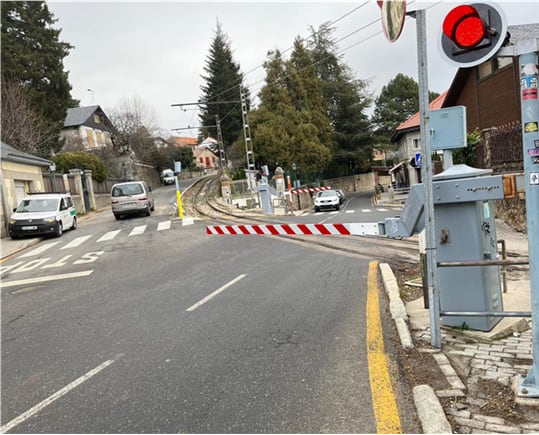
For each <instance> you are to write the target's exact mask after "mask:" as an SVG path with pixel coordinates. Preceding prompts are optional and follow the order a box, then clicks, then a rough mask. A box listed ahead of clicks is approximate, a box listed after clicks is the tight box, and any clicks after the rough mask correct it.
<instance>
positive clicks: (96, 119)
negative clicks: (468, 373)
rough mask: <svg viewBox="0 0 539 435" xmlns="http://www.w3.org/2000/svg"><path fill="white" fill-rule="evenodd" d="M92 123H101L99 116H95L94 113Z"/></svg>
mask: <svg viewBox="0 0 539 435" xmlns="http://www.w3.org/2000/svg"><path fill="white" fill-rule="evenodd" d="M94 122H95V123H96V124H100V123H101V120H100V119H99V115H98V114H96V113H94Z"/></svg>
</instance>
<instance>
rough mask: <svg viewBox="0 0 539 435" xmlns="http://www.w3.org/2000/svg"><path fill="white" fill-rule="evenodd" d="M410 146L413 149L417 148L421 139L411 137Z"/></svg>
mask: <svg viewBox="0 0 539 435" xmlns="http://www.w3.org/2000/svg"><path fill="white" fill-rule="evenodd" d="M412 146H413V148H414V149H418V148H419V147H420V146H421V139H413V140H412Z"/></svg>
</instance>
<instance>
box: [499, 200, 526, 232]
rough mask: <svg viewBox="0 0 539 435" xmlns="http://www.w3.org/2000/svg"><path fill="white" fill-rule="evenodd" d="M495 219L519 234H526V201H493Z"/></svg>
mask: <svg viewBox="0 0 539 435" xmlns="http://www.w3.org/2000/svg"><path fill="white" fill-rule="evenodd" d="M494 212H495V214H496V217H497V218H499V219H501V220H503V221H504V222H505V223H506V224H507V225H509V226H510V227H511V228H513V229H514V230H516V231H519V232H521V233H527V232H528V223H527V221H526V200H525V199H521V198H513V199H502V200H499V201H494Z"/></svg>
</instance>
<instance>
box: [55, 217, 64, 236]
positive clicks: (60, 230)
mask: <svg viewBox="0 0 539 435" xmlns="http://www.w3.org/2000/svg"><path fill="white" fill-rule="evenodd" d="M62 234H64V225H63V224H62V221H58V225H57V226H56V231H55V233H54V235H55V236H56V237H61V236H62Z"/></svg>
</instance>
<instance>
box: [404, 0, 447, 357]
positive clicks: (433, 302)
mask: <svg viewBox="0 0 539 435" xmlns="http://www.w3.org/2000/svg"><path fill="white" fill-rule="evenodd" d="M409 15H411V16H412V17H414V18H415V19H416V29H417V67H418V82H419V83H418V85H419V123H420V130H421V154H422V159H423V162H422V165H421V178H422V180H423V186H424V191H425V235H426V247H425V251H426V253H425V256H426V260H427V289H428V293H429V304H430V335H431V345H432V346H433V347H437V348H441V347H442V334H441V331H440V291H439V287H438V274H437V267H438V266H437V261H436V234H435V226H434V225H435V224H434V199H433V192H432V151H431V146H430V130H429V81H428V73H427V72H428V67H427V18H426V11H425V10H424V9H419V10H416V11H413V12H411V13H409Z"/></svg>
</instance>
